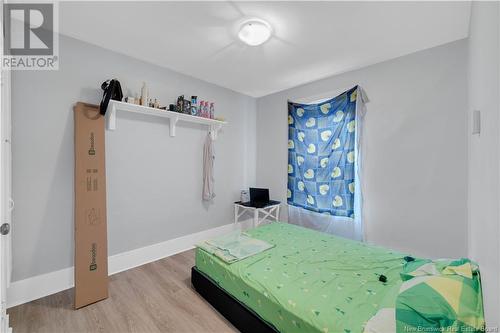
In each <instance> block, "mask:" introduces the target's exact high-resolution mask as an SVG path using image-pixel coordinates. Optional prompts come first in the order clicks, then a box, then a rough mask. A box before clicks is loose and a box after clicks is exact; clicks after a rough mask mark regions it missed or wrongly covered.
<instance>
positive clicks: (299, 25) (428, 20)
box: [59, 1, 470, 97]
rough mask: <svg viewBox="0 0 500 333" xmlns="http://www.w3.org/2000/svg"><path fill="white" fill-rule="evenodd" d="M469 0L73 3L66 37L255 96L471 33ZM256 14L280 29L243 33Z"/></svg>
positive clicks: (64, 17) (64, 22)
mask: <svg viewBox="0 0 500 333" xmlns="http://www.w3.org/2000/svg"><path fill="white" fill-rule="evenodd" d="M469 16H470V3H469V2H138V1H137V2H84V3H80V2H65V3H61V4H60V9H59V17H60V31H61V33H62V34H65V35H68V36H71V37H74V38H77V39H81V40H83V41H86V42H89V43H92V44H96V45H99V46H102V47H104V48H107V49H110V50H114V51H117V52H120V53H123V54H127V55H130V56H132V57H136V58H139V59H142V60H145V61H148V62H151V63H154V64H157V65H160V66H163V67H167V68H170V69H173V70H176V71H179V72H181V73H184V74H188V75H191V76H194V77H196V78H199V79H203V80H206V81H209V82H212V83H215V84H218V85H220V86H223V87H226V88H230V89H233V90H236V91H239V92H241V93H244V94H247V95H250V96H255V97H259V96H264V95H267V94H270V93H273V92H277V91H281V90H284V89H287V88H291V87H294V86H298V85H300V84H304V83H307V82H311V81H314V80H318V79H321V78H324V77H328V76H331V75H334V74H338V73H341V72H345V71H348V70H352V69H356V68H360V67H363V66H367V65H370V64H373V63H377V62H381V61H384V60H388V59H392V58H396V57H399V56H402V55H405V54H408V53H412V52H416V51H419V50H422V49H426V48H430V47H433V46H436V45H440V44H444V43H448V42H451V41H454V40H457V39H462V38H465V37H467V34H468V29H469ZM250 17H258V18H261V19H264V20H266V21H268V22H269V23H270V24H271V25H272V27H273V29H274V36H273V37H272V38H271V39H270V40H269V41H268V42H266V43H265V44H263V45H260V46H257V47H251V46H246V45H244V44H242V43H241V42H240V41H239V40H238V39H237V37H236V32H237V27H238V26H239V23H240V22H241V21H243V20H245V19H247V18H250Z"/></svg>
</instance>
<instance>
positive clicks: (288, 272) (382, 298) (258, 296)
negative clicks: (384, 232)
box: [192, 223, 482, 333]
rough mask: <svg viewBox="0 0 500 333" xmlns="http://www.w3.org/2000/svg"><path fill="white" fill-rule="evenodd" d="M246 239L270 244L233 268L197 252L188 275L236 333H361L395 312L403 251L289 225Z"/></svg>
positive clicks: (264, 229)
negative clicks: (381, 316) (385, 311)
mask: <svg viewBox="0 0 500 333" xmlns="http://www.w3.org/2000/svg"><path fill="white" fill-rule="evenodd" d="M247 234H248V235H250V236H252V237H254V238H257V239H261V240H264V241H267V242H269V243H271V244H275V247H273V248H271V249H268V250H266V251H264V252H261V253H259V254H256V255H254V256H251V257H248V258H246V259H244V260H241V261H238V262H235V263H232V264H227V263H225V262H224V261H222V260H220V259H219V258H218V257H216V256H214V255H213V254H211V253H208V252H207V251H205V250H203V249H201V248H197V249H196V261H195V262H196V266H195V267H193V270H192V283H193V286H194V287H195V289H196V290H197V291H198V292H199V293H200V294H201V295H202V296H203V297H205V298H206V299H207V300H208V301H209V302H210V303H211V304H212V305H213V306H214V307H215V308H216V309H217V310H219V312H221V313H222V314H223V315H224V316H226V318H227V319H228V320H229V321H231V322H232V323H233V324H234V325H235V326H236V327H237V328H238V329H239V330H240V331H243V332H245V331H246V332H257V331H258V332H273V331H274V332H276V331H278V332H324V333H328V332H330V333H331V332H342V333H354V332H363V331H365V328H366V326H367V323H368V322H369V321H370V320H371V319H372V318H374V316H375V315H376V314H380V312H379V310H380V309H386V308H391V307H392V308H394V303H395V300H396V298H397V296H398V293H399V292H400V288H401V285H402V283H403V281H402V279H401V277H400V276H401V273H402V272H403V271H404V267H405V265H406V264H407V259H405V258H408V257H407V254H405V253H399V252H395V251H391V250H388V249H385V248H382V247H377V246H373V245H368V244H366V243H359V242H355V241H351V240H348V239H344V238H340V237H336V236H332V235H328V234H325V233H320V232H317V231H314V230H309V229H305V228H302V227H298V226H295V225H290V224H286V223H272V224H268V225H264V226H261V227H258V228H255V229H252V230H249V231H247ZM481 306H482V302H481ZM476 310H477V309H476ZM480 310H481V312H482V308H481V309H480ZM476 324H477V323H476ZM391 330H392V328H391ZM394 331H395V328H394Z"/></svg>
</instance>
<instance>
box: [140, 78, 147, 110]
mask: <svg viewBox="0 0 500 333" xmlns="http://www.w3.org/2000/svg"><path fill="white" fill-rule="evenodd" d="M141 105H142V106H147V105H148V87H147V86H146V82H144V81H143V82H142V88H141Z"/></svg>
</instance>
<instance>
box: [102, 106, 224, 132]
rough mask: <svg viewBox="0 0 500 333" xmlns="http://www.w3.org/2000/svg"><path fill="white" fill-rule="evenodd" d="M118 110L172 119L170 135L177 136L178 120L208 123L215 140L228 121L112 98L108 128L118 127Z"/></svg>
mask: <svg viewBox="0 0 500 333" xmlns="http://www.w3.org/2000/svg"><path fill="white" fill-rule="evenodd" d="M117 111H126V112H133V113H140V114H144V115H149V116H155V117H163V118H168V119H169V121H170V136H175V128H176V126H177V122H178V121H185V122H189V123H196V124H202V125H207V126H208V127H209V132H210V135H211V136H212V138H213V139H214V140H215V139H216V138H217V134H218V132H219V131H220V129H221V128H222V126H224V125H226V124H227V121H220V120H215V119H210V118H203V117H197V116H192V115H189V114H184V113H179V112H173V111H166V110H160V109H155V108H150V107H147V106H142V105H137V104H131V103H125V102H119V101H114V100H111V101H109V105H108V110H107V111H106V117H107V127H108V130H111V131H114V130H115V129H116V112H117Z"/></svg>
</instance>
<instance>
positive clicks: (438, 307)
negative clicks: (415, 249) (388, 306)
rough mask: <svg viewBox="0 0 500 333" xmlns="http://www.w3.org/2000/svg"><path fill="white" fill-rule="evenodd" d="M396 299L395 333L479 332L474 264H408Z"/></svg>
mask: <svg viewBox="0 0 500 333" xmlns="http://www.w3.org/2000/svg"><path fill="white" fill-rule="evenodd" d="M401 277H402V279H403V280H404V281H405V282H403V284H402V286H401V289H400V291H399V295H398V297H397V300H396V327H397V332H409V331H417V330H419V331H422V330H424V331H426V332H431V331H432V332H482V331H483V330H484V325H485V323H484V313H483V300H482V294H481V279H480V276H479V269H478V266H477V264H476V263H474V262H472V261H470V260H469V259H460V260H437V261H431V260H417V261H415V262H412V263H409V264H408V265H407V266H406V267H405V269H404V271H403V273H401Z"/></svg>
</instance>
